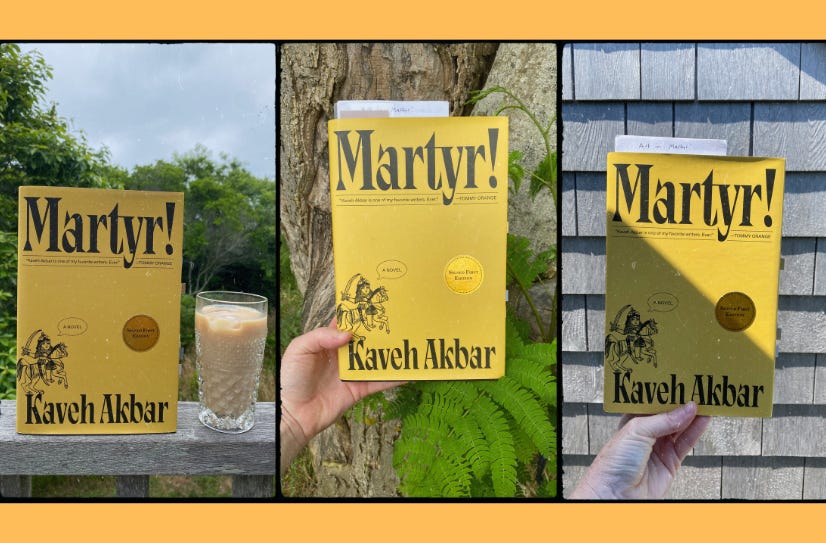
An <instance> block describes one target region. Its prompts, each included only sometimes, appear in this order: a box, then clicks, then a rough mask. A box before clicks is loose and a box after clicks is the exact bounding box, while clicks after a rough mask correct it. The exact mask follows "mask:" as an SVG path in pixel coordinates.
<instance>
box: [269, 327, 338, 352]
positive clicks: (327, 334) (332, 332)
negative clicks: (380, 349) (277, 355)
mask: <svg viewBox="0 0 826 543" xmlns="http://www.w3.org/2000/svg"><path fill="white" fill-rule="evenodd" d="M348 341H350V332H346V331H341V330H336V329H335V328H330V327H323V328H316V329H315V330H311V331H309V332H307V333H306V334H302V335H300V336H298V337H297V338H295V339H294V340H292V341H291V342H290V344H289V345H288V346H287V349H286V350H285V351H284V356H285V357H286V356H287V355H288V353H289V355H290V356H302V355H308V354H316V353H321V352H324V351H327V350H331V349H338V348H339V347H342V346H344V345H346V344H347V342H348Z"/></svg>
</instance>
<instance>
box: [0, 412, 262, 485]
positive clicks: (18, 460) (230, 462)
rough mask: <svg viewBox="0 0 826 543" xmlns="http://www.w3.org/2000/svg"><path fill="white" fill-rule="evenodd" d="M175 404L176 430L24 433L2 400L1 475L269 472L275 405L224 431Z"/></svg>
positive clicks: (250, 473) (246, 473)
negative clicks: (235, 430) (249, 424)
mask: <svg viewBox="0 0 826 543" xmlns="http://www.w3.org/2000/svg"><path fill="white" fill-rule="evenodd" d="M197 409H198V404H197V403H195V402H180V403H179V404H178V431H177V432H175V433H171V434H136V435H100V436H97V435H55V436H44V435H23V434H18V433H17V432H16V431H15V412H16V406H15V403H14V402H13V401H8V400H4V401H2V402H0V475H129V476H132V475H273V474H275V404H274V403H269V402H260V403H258V404H257V405H256V413H255V426H254V427H253V428H252V430H250V431H249V432H245V433H243V434H224V433H220V432H215V431H213V430H210V429H209V428H206V427H205V426H204V425H203V424H201V423H200V422H199V421H198V417H197Z"/></svg>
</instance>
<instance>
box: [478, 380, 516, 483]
mask: <svg viewBox="0 0 826 543" xmlns="http://www.w3.org/2000/svg"><path fill="white" fill-rule="evenodd" d="M476 405H477V406H478V409H477V410H475V411H474V412H473V413H474V418H475V419H476V421H477V422H478V423H479V426H480V427H481V428H482V432H483V433H484V435H485V439H486V440H487V442H488V447H489V449H490V476H491V482H492V484H493V490H494V494H495V495H496V496H498V497H512V496H513V495H514V494H515V493H516V465H517V458H516V451H515V449H514V444H513V435H511V431H510V428H509V426H508V421H507V419H506V418H505V416H504V414H502V412H501V411H500V410H499V409H497V407H496V405H494V403H493V401H492V400H490V399H489V398H488V397H487V396H480V397H479V399H478V400H477V403H476Z"/></svg>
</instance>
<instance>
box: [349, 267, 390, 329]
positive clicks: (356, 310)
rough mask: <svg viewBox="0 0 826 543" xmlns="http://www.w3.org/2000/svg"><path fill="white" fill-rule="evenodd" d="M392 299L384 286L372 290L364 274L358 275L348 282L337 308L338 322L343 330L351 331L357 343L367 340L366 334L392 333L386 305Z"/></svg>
mask: <svg viewBox="0 0 826 543" xmlns="http://www.w3.org/2000/svg"><path fill="white" fill-rule="evenodd" d="M389 299H390V297H389V296H388V294H387V289H386V288H384V287H383V286H379V287H376V288H372V287H371V286H370V282H369V281H368V280H367V278H365V277H364V276H363V275H362V274H360V273H357V274H355V275H354V276H352V277H351V278H350V280H349V281H347V285H346V286H345V288H344V291H342V293H341V302H339V304H338V305H337V306H336V321H337V322H338V327H339V329H341V330H350V331H351V332H352V333H353V339H354V340H356V341H359V340H362V339H364V338H365V335H364V333H366V332H370V331H372V330H384V331H385V333H387V334H389V333H390V322H389V321H388V319H387V313H386V309H385V307H384V303H385V302H387V301H388V300H389Z"/></svg>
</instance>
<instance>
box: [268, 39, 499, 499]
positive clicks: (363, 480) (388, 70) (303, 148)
mask: <svg viewBox="0 0 826 543" xmlns="http://www.w3.org/2000/svg"><path fill="white" fill-rule="evenodd" d="M496 49H497V45H496V44H489V43H470V44H442V43H348V44H327V43H325V44H288V45H284V46H282V47H281V82H280V83H281V84H280V89H281V92H280V95H281V120H280V122H281V141H280V157H281V171H280V189H279V190H280V201H281V209H280V216H281V230H282V232H283V234H284V238H285V240H286V243H287V245H288V247H289V249H290V255H291V260H292V271H293V273H294V274H295V277H296V281H297V283H298V286H299V289H300V290H301V291H302V292H303V293H304V309H303V317H302V321H303V322H302V325H303V328H304V330H305V331H306V330H309V329H312V328H316V327H318V326H323V325H326V324H327V323H329V322H330V320H331V319H332V316H333V312H334V305H335V289H334V283H333V259H332V238H331V226H330V195H329V177H328V170H327V160H328V151H327V120H328V119H330V118H331V117H332V114H333V104H334V103H335V102H336V101H338V100H359V99H383V100H448V101H449V102H450V108H451V112H452V114H453V115H461V114H464V113H467V111H465V108H464V103H465V101H466V100H467V98H468V95H469V92H470V91H471V90H477V89H481V88H482V87H483V85H484V82H485V79H486V77H487V74H488V71H489V69H490V65H491V64H492V62H493V59H494V55H495V53H496ZM397 429H398V421H395V422H393V421H389V422H384V423H378V424H369V423H366V422H365V421H364V420H354V417H353V416H352V415H351V416H348V417H345V418H343V419H342V420H341V421H339V423H337V424H335V425H333V426H332V427H331V428H329V429H328V430H326V431H325V432H323V433H322V434H321V435H319V436H318V437H317V438H316V439H314V440H313V442H312V443H311V446H310V450H311V453H312V456H313V464H314V468H315V476H316V493H315V494H316V495H317V496H392V495H394V494H395V492H396V490H395V489H396V486H397V481H396V479H395V472H394V471H393V465H392V443H393V440H394V439H395V437H396V433H397V431H398V430H397Z"/></svg>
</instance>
